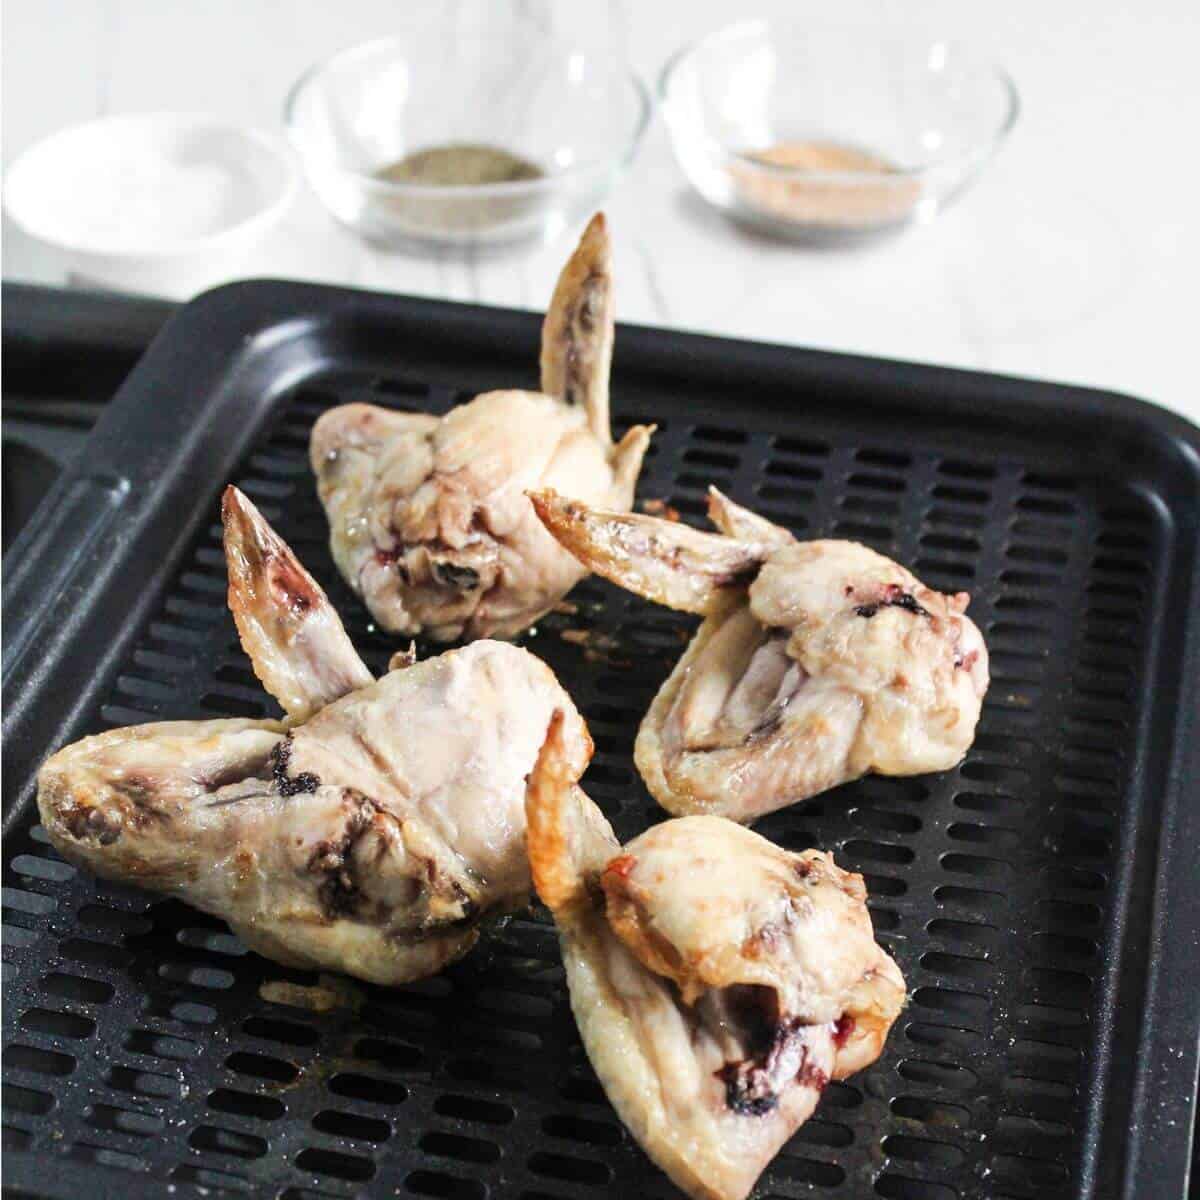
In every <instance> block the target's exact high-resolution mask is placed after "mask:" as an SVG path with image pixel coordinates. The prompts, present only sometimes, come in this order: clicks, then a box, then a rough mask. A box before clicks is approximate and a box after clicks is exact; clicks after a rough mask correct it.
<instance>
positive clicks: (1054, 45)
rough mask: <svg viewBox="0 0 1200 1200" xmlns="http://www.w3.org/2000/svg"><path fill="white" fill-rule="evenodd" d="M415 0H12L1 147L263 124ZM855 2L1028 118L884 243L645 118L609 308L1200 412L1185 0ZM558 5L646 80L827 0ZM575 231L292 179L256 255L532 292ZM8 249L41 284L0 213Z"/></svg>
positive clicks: (546, 288) (17, 266) (406, 283)
mask: <svg viewBox="0 0 1200 1200" xmlns="http://www.w3.org/2000/svg"><path fill="white" fill-rule="evenodd" d="M493 2H498V0H493ZM415 7H416V4H415V0H413V2H409V3H406V2H405V0H387V2H382V0H3V9H2V15H3V39H4V45H3V146H2V149H3V159H4V162H5V163H8V162H11V161H12V159H13V158H14V157H15V156H16V155H17V154H18V153H20V151H21V150H22V149H23V148H24V147H26V146H28V145H29V144H31V143H32V142H34V141H36V140H38V139H39V138H41V137H43V136H44V135H46V134H48V133H50V132H51V131H53V130H55V129H57V128H59V127H60V126H63V125H66V124H70V123H74V122H77V121H82V120H85V119H87V118H90V117H93V116H97V115H101V114H106V113H115V112H125V111H136V110H154V109H178V110H193V111H195V110H200V111H207V112H211V113H216V114H220V115H223V116H227V117H232V118H235V119H237V120H239V121H243V122H246V123H249V124H254V125H258V126H261V127H264V128H267V129H272V130H276V131H278V129H279V127H280V110H281V105H282V100H283V96H284V94H285V92H286V90H287V88H288V86H289V84H290V83H291V82H292V81H293V79H294V78H295V77H296V76H297V75H298V74H299V73H300V71H301V70H302V69H303V68H304V67H305V66H307V65H308V64H309V63H311V62H312V61H313V60H315V59H317V58H320V57H323V56H324V55H326V54H328V53H329V52H331V51H332V50H334V49H337V48H340V47H342V46H345V45H349V44H353V43H354V42H356V41H359V40H363V39H366V38H368V37H372V36H377V35H379V34H383V33H388V32H392V31H394V30H395V29H396V28H397V26H399V25H400V24H402V23H403V21H404V20H405V19H406V18H407V17H408V16H410V15H411V12H412V10H413V9H414V8H415ZM426 7H427V6H426ZM857 7H858V9H859V16H860V17H861V16H862V14H863V13H865V14H866V15H867V17H868V19H871V20H876V19H877V20H879V21H880V22H888V23H897V22H899V21H903V22H904V23H905V24H907V25H915V26H917V27H918V28H920V29H921V30H923V31H925V32H929V33H931V34H934V35H939V36H940V35H945V36H950V37H959V38H964V39H968V40H970V41H971V42H973V43H975V44H977V45H980V46H982V47H983V48H985V49H987V50H988V51H989V52H990V53H991V54H992V55H993V56H994V57H995V58H996V59H998V60H999V61H1000V62H1002V63H1003V64H1004V65H1005V66H1007V67H1008V69H1009V70H1010V71H1011V73H1012V74H1013V76H1014V77H1015V79H1016V82H1017V86H1018V88H1019V90H1020V93H1021V99H1022V107H1023V113H1022V117H1021V120H1020V123H1019V124H1018V127H1017V129H1016V131H1015V133H1014V134H1013V136H1012V139H1011V141H1010V142H1009V144H1008V145H1007V147H1006V148H1005V149H1004V150H1003V152H1002V153H1001V155H1000V157H999V158H998V159H997V160H996V161H995V162H994V163H993V164H992V165H991V166H990V167H989V168H988V169H987V171H986V173H985V174H984V176H983V177H982V179H981V180H980V182H979V184H978V186H977V187H976V188H975V189H974V190H973V191H972V192H970V193H968V195H967V196H966V197H965V198H964V199H963V200H961V201H960V202H959V204H958V205H957V206H956V207H955V208H953V209H951V210H950V211H949V212H948V213H946V214H945V215H944V216H942V217H941V218H939V219H938V220H937V221H936V222H935V223H934V224H933V225H931V226H929V227H927V228H923V229H918V230H913V231H910V232H908V233H906V234H904V235H902V236H901V237H899V238H896V239H893V240H891V241H888V242H884V243H881V244H875V245H873V246H869V247H865V248H859V249H855V250H850V251H829V250H825V251H813V250H805V249H802V248H797V247H793V246H788V245H783V244H772V243H767V242H764V241H762V240H758V239H755V238H753V237H751V236H749V235H746V234H744V233H741V232H739V231H738V230H737V229H735V228H734V227H733V226H731V225H729V224H728V223H726V222H725V221H724V220H723V219H722V218H720V217H719V216H717V215H716V214H714V213H712V212H710V211H708V210H707V209H706V208H705V207H704V206H703V205H702V204H701V203H700V202H699V201H698V200H696V199H695V198H694V197H693V196H692V195H691V194H690V193H689V192H688V190H687V188H686V185H685V183H684V181H683V179H682V177H681V176H680V174H679V172H678V169H677V168H676V166H675V163H674V161H673V159H672V157H671V154H670V149H669V146H668V144H667V138H666V132H665V130H664V129H663V127H662V124H661V122H659V121H656V122H655V124H654V126H653V127H652V129H651V131H650V133H649V135H648V137H647V139H646V141H645V143H644V144H643V147H642V150H641V153H640V155H639V158H638V160H637V162H636V164H635V166H634V168H633V170H632V172H631V173H630V174H629V175H628V176H627V177H626V178H625V179H624V180H623V181H622V182H621V183H620V185H619V187H618V190H617V191H616V192H615V193H614V194H613V195H612V196H611V197H610V200H609V202H608V204H607V206H606V207H607V210H608V212H609V215H610V218H611V224H612V226H613V228H614V233H615V241H616V246H617V256H618V257H617V270H618V272H619V275H618V305H619V315H620V317H621V318H622V319H625V320H629V321H637V322H643V323H647V324H655V325H667V326H674V327H679V328H686V329H697V330H704V331H711V332H719V333H723V334H731V335H735V336H738V337H746V338H755V339H761V340H767V341H778V342H787V343H794V344H799V345H809V346H820V347H824V348H831V349H838V350H850V351H858V352H863V353H868V354H879V355H886V356H891V357H896V358H908V359H917V360H924V361H929V362H937V363H946V364H952V365H957V366H965V367H978V368H983V369H988V370H997V371H1004V372H1011V373H1016V374H1023V375H1031V376H1038V377H1043V378H1051V379H1059V380H1063V381H1068V382H1079V383H1090V384H1095V385H1099V386H1102V387H1107V388H1112V389H1116V390H1120V391H1127V392H1131V393H1133V394H1136V395H1139V396H1141V397H1143V398H1146V399H1150V400H1154V401H1156V402H1158V403H1160V404H1164V405H1167V406H1169V407H1172V408H1174V409H1176V410H1177V411H1180V412H1183V413H1185V414H1187V415H1189V416H1190V417H1191V418H1192V419H1193V420H1195V421H1200V389H1198V387H1197V383H1196V373H1197V369H1196V365H1195V364H1196V351H1197V344H1198V343H1200V301H1198V299H1197V286H1198V285H1197V276H1198V274H1200V165H1198V164H1200V68H1198V67H1197V62H1198V61H1200V53H1198V52H1200V2H1197V0H1139V2H1138V3H1120V2H1119V0H1091V2H1088V0H1053V2H1050V3H1048V2H1047V0H1003V3H1000V2H998V0H997V2H993V3H982V2H981V0H958V2H957V3H952V2H950V0H944V2H942V0H939V2H938V3H929V2H921V0H864V2H863V3H862V4H859V5H857ZM556 9H557V12H558V14H559V19H560V20H571V21H573V20H575V19H576V17H578V20H579V21H580V23H581V24H585V25H586V24H587V23H589V22H592V23H594V22H595V21H596V20H597V19H602V20H611V21H612V22H613V24H614V25H616V26H617V27H619V30H620V36H621V37H622V40H623V41H624V42H625V43H626V44H627V46H628V53H629V55H630V57H631V59H632V61H633V63H634V65H635V66H636V67H637V68H638V69H639V70H640V71H641V72H642V73H643V75H644V77H646V78H647V79H648V80H653V79H654V78H655V77H656V76H657V74H658V70H659V68H660V66H661V65H662V63H663V61H664V60H665V59H666V57H667V56H668V55H669V54H670V53H671V51H673V50H674V49H676V48H677V47H678V46H679V45H680V44H682V43H683V42H685V41H688V40H691V39H692V38H694V37H695V36H697V35H698V34H701V33H703V32H706V31H708V30H710V29H713V28H716V27H718V26H720V25H722V24H726V23H728V22H730V21H732V20H735V19H740V18H742V17H746V16H750V15H754V14H756V13H765V14H768V15H769V14H772V13H784V12H787V13H792V14H798V15H800V16H801V17H803V15H804V14H805V13H806V12H811V13H813V14H817V13H821V12H826V13H827V12H829V11H836V10H830V9H828V8H826V7H825V6H824V5H822V6H818V5H815V4H812V5H810V4H807V3H805V2H803V0H792V2H791V3H788V2H785V0H774V2H771V0H764V2H762V3H757V4H751V5H747V4H744V3H741V0H738V2H736V3H732V2H729V0H726V2H725V3H718V2H717V0H669V2H668V0H615V3H614V4H612V5H604V4H601V3H598V2H597V0H587V2H586V3H585V2H584V0H556ZM598 14H599V18H598ZM574 232H575V231H572V233H571V234H570V235H568V237H570V236H573V234H574ZM567 240H568V238H564V239H563V240H562V241H560V242H559V243H558V244H556V245H551V246H548V247H545V248H543V249H539V250H537V251H534V252H532V253H530V254H529V255H527V256H525V257H523V258H518V259H516V260H514V259H511V258H510V259H505V260H501V261H498V262H481V263H471V262H466V263H463V262H454V261H446V260H443V261H436V260H435V261H420V260H414V259H410V258H406V257H401V256H396V255H380V254H378V253H377V252H373V251H370V250H368V249H367V248H366V247H364V246H363V245H361V244H360V243H358V242H357V241H356V240H355V239H354V237H353V236H352V235H350V234H348V233H346V232H344V231H342V230H340V229H339V228H337V227H336V226H334V225H333V223H332V222H331V221H330V220H329V219H328V218H327V217H326V216H325V214H324V212H323V210H321V209H320V207H319V206H318V205H317V202H316V201H315V200H314V199H313V198H312V197H311V196H310V195H308V194H307V193H306V194H305V195H304V196H303V197H302V198H301V200H300V201H299V202H298V203H297V205H296V206H295V208H294V209H293V211H292V213H291V214H290V216H289V218H288V220H287V222H286V223H285V226H284V227H283V228H282V229H281V230H280V231H279V232H278V233H277V234H276V235H274V236H273V237H272V239H271V241H270V242H269V243H268V244H267V245H265V246H264V247H263V249H262V253H261V254H260V255H258V256H257V257H256V260H255V262H254V264H253V268H252V269H253V272H254V273H258V274H273V275H280V276H290V277H296V278H306V279H315V280H323V281H329V282H336V283H346V284H354V285H359V286H363V287H369V288H380V289H387V290H394V291H400V292H408V293H414V294H421V295H434V296H443V297H447V298H450V299H461V300H481V301H483V302H485V303H494V304H507V305H516V306H521V307H527V308H534V309H540V308H542V307H544V305H545V302H546V300H547V298H548V295H549V292H550V288H551V286H552V282H553V278H554V275H555V273H556V271H557V269H558V267H559V266H560V265H561V262H562V261H563V258H564V256H565V253H566V251H567ZM3 269H4V274H5V276H6V277H7V278H18V279H34V280H46V279H47V271H46V266H45V264H44V263H41V262H39V260H38V257H37V255H36V254H35V253H33V252H32V251H31V248H30V247H29V246H28V245H27V244H25V243H24V242H23V240H22V239H21V238H20V236H19V235H16V234H14V231H13V230H12V229H11V228H10V227H9V226H8V225H6V226H5V241H4V260H3ZM618 353H619V349H618Z"/></svg>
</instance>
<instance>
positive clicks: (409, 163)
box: [375, 142, 546, 236]
mask: <svg viewBox="0 0 1200 1200" xmlns="http://www.w3.org/2000/svg"><path fill="white" fill-rule="evenodd" d="M545 176H546V172H545V171H543V170H542V168H541V167H539V166H538V165H537V163H535V162H532V161H531V160H529V159H527V158H524V157H522V156H521V155H519V154H514V153H512V152H511V151H509V150H504V149H501V148H500V147H497V146H486V145H478V144H474V143H469V142H463V143H450V144H448V145H445V146H430V147H428V148H427V149H424V150H416V151H414V152H413V153H412V154H407V155H405V156H404V158H401V159H399V160H398V161H396V162H393V163H388V164H387V165H385V166H382V167H379V168H378V169H377V170H376V171H375V177H376V178H377V179H379V180H382V181H383V182H385V183H395V184H413V185H416V186H418V187H444V188H462V189H464V194H463V195H462V196H449V195H445V194H444V193H442V194H438V195H433V196H430V195H422V194H420V193H418V192H414V193H412V194H411V195H404V194H401V193H397V194H396V195H394V196H389V197H388V200H387V205H388V209H389V211H390V212H391V213H392V215H393V216H396V217H400V218H401V219H402V221H403V223H404V225H405V227H406V228H407V229H408V230H409V231H410V232H412V233H417V234H438V235H446V234H450V235H453V234H462V235H466V236H469V235H471V234H476V233H482V232H492V231H495V230H497V229H499V228H500V227H502V226H504V225H507V224H510V223H513V222H516V221H525V220H526V219H528V218H529V217H530V216H531V215H532V214H533V213H535V212H536V211H537V209H538V208H539V207H541V206H542V205H543V204H544V202H545V197H544V196H543V194H542V193H540V192H538V191H531V192H526V191H521V192H518V193H517V194H515V195H496V194H495V193H494V192H490V191H489V192H484V193H479V192H475V193H472V191H471V190H470V189H474V188H480V187H487V186H488V185H491V184H504V183H525V182H532V181H534V180H537V179H544V178H545Z"/></svg>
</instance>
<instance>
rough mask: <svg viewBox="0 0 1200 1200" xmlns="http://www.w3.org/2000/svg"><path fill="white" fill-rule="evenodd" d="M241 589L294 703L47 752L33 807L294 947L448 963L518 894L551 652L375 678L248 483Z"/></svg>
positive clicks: (249, 644)
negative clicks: (267, 712) (282, 716)
mask: <svg viewBox="0 0 1200 1200" xmlns="http://www.w3.org/2000/svg"><path fill="white" fill-rule="evenodd" d="M224 519H225V550H226V559H227V562H228V563H229V567H230V572H229V574H230V607H231V608H232V610H233V612H234V615H235V618H236V621H237V625H238V629H239V632H240V634H241V637H242V642H243V646H244V647H245V649H246V651H247V653H248V654H249V655H250V659H251V662H252V663H253V664H254V668H255V671H256V673H257V674H258V676H259V678H260V679H261V680H262V681H263V683H264V685H265V686H267V687H268V689H269V690H271V691H272V693H273V694H274V695H275V696H276V698H277V699H278V700H279V701H280V703H281V705H282V706H283V707H284V709H285V712H287V714H288V720H287V721H285V722H278V721H249V720H224V721H172V722H163V723H157V724H149V725H140V726H134V727H131V728H127V729H114V730H111V731H109V732H107V733H102V734H98V735H97V736H95V737H89V738H84V739H83V740H82V741H80V742H77V743H75V744H74V745H71V746H67V747H66V748H64V749H62V750H60V751H59V752H58V753H57V754H55V755H54V756H53V757H52V758H50V759H49V760H48V761H47V762H46V763H45V765H44V766H43V767H42V770H41V773H40V775H39V780H38V784H39V787H38V807H39V810H40V812H41V817H42V821H43V824H44V825H45V828H46V831H47V833H48V834H49V836H50V839H51V841H52V842H53V844H54V845H55V847H56V848H57V849H58V850H59V852H60V853H62V854H63V856H64V857H65V858H67V859H69V860H71V861H72V862H75V863H78V864H80V865H81V866H84V867H86V868H87V869H89V870H91V871H93V872H95V873H96V874H98V875H102V876H105V877H107V878H110V879H117V880H121V881H123V882H126V883H134V884H139V885H141V886H143V887H147V888H151V889H153V890H155V891H160V892H165V893H168V894H171V895H175V896H178V897H180V898H181V899H183V900H186V901H187V902H189V903H190V904H193V905H195V906H196V907H197V908H200V909H203V910H204V911H206V912H210V913H212V914H214V915H215V916H218V917H221V918H223V919H224V920H226V921H228V922H229V924H230V926H231V927H232V928H233V929H234V930H235V931H236V932H237V933H238V934H239V935H240V936H241V938H242V939H243V941H244V942H245V943H246V944H247V945H248V946H249V947H251V948H252V949H254V950H257V951H258V952H260V953H261V954H264V955H265V956H266V957H268V958H272V959H275V960H276V961H277V962H281V963H285V964H288V965H294V966H301V967H320V968H325V969H332V970H338V971H345V972H346V973H348V974H351V975H356V976H359V977H361V978H363V979H367V980H371V981H373V982H377V983H383V984H395V983H402V982H404V981H407V980H411V979H417V978H420V977H422V976H425V975H429V974H432V973H433V972H436V971H438V970H440V969H441V968H442V967H443V966H444V965H445V964H446V963H448V962H450V961H452V960H453V959H455V958H457V957H459V956H460V955H461V954H463V953H465V952H466V951H467V950H468V949H470V947H471V946H472V945H473V944H474V943H475V941H476V939H477V938H478V936H479V927H480V922H481V921H482V920H483V919H484V918H485V917H487V916H488V915H489V914H496V913H503V912H506V911H509V910H511V909H513V908H515V907H518V906H520V905H523V904H524V903H525V902H526V900H527V898H528V894H529V888H530V877H529V868H528V861H527V858H526V854H525V845H524V833H525V813H524V796H525V777H526V775H527V774H528V772H529V770H530V768H531V766H532V765H533V763H534V761H535V759H536V756H537V753H538V748H539V747H540V745H541V742H542V737H543V734H544V731H545V726H546V722H547V721H548V720H549V718H550V714H551V713H552V712H554V711H557V710H562V711H565V712H566V713H567V728H568V734H567V740H568V742H569V744H570V746H571V748H572V749H571V751H570V753H571V754H573V756H574V760H575V761H576V762H577V763H578V764H579V765H580V767H581V769H582V765H583V764H585V763H586V761H587V757H588V755H589V754H590V742H589V741H588V736H587V731H586V728H585V727H584V725H583V722H582V720H581V719H580V717H579V715H578V714H577V713H576V712H575V709H574V707H573V706H572V705H571V702H570V699H569V698H568V697H567V695H566V693H565V692H564V691H563V690H562V688H561V687H560V686H559V684H558V682H557V680H556V679H555V678H554V675H553V673H552V672H551V671H550V669H549V668H548V667H546V666H545V665H544V664H543V663H542V662H541V661H539V660H538V659H536V658H535V657H533V655H531V654H528V653H527V652H526V651H524V650H520V649H518V648H516V647H514V646H510V645H507V644H505V643H501V642H494V641H486V640H485V641H479V642H476V643H474V644H473V645H471V646H467V647H464V648H462V649H459V650H454V651H450V652H448V653H446V654H443V655H441V656H439V657H437V658H432V659H429V660H427V661H425V662H422V663H417V664H415V665H408V664H410V663H411V659H409V658H404V657H399V658H398V659H397V660H396V663H397V666H396V669H394V670H391V671H389V672H388V673H387V674H386V675H384V676H383V677H382V678H381V679H378V680H373V679H372V677H371V674H370V672H369V671H368V670H367V668H366V667H365V666H364V665H363V663H362V662H361V660H360V659H359V658H358V656H357V654H356V653H355V652H354V649H353V647H352V646H351V644H350V641H349V639H348V638H347V637H346V634H345V631H344V630H343V629H342V626H341V623H340V622H339V621H338V619H337V615H336V613H334V611H333V609H332V607H331V606H330V604H329V601H328V599H327V598H326V596H325V594H324V592H322V590H321V589H320V587H319V586H318V585H317V584H316V582H315V580H313V579H312V577H311V576H310V575H309V574H308V573H307V572H306V571H305V570H304V568H303V567H302V566H301V565H300V563H299V562H298V561H297V560H296V559H295V557H294V555H293V554H292V552H291V551H290V550H289V549H288V547H287V546H286V544H285V543H284V542H283V541H282V540H281V539H280V538H279V537H278V536H277V535H276V534H275V533H274V531H273V530H271V529H270V527H269V526H268V525H267V523H266V522H265V521H264V520H263V519H262V517H261V515H260V514H259V513H258V512H257V510H255V508H254V506H253V505H252V504H251V503H250V502H249V501H248V500H247V499H246V498H245V497H244V496H242V495H241V494H240V493H239V492H237V491H236V489H232V488H231V489H229V490H228V491H227V493H226V496H225V501H224Z"/></svg>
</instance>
